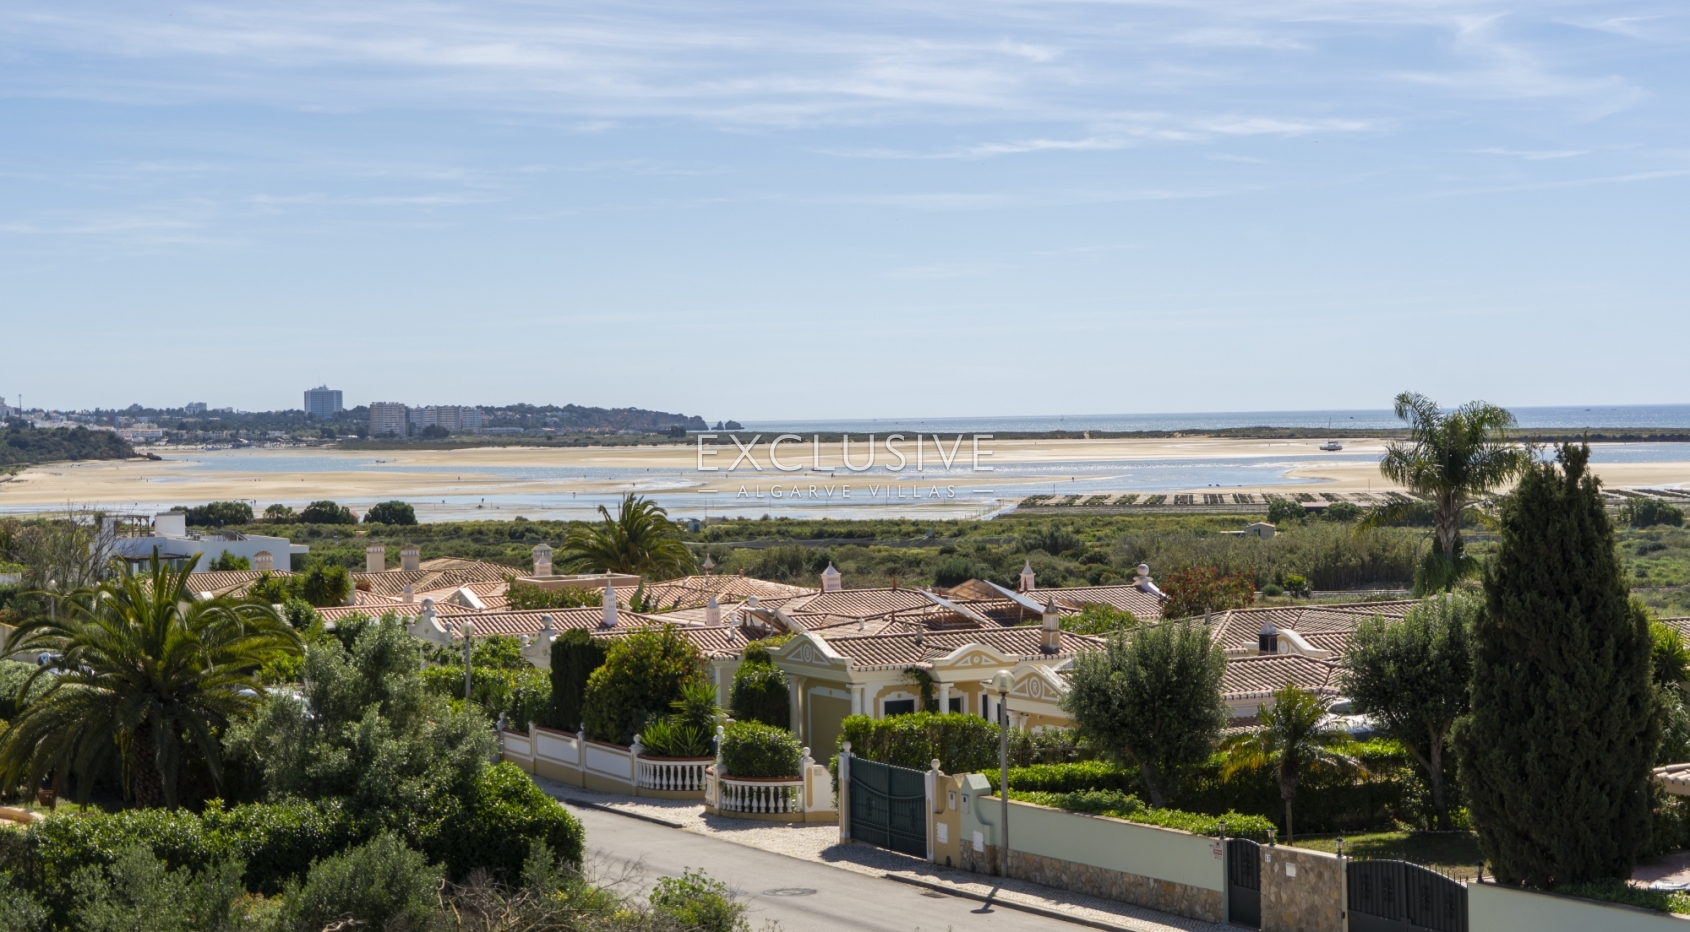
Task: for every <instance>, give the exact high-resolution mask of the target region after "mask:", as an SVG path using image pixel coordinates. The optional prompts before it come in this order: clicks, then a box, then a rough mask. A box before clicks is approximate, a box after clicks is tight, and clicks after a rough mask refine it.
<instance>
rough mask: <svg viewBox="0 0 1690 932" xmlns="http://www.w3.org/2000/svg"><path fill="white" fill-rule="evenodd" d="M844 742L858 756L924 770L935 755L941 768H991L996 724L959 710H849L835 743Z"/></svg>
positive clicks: (994, 761)
mask: <svg viewBox="0 0 1690 932" xmlns="http://www.w3.org/2000/svg"><path fill="white" fill-rule="evenodd" d="M847 741H849V742H851V753H852V754H855V755H856V756H858V757H862V758H867V759H868V760H872V761H879V762H880V763H883V764H892V765H895V766H898V767H909V768H911V769H914V770H927V769H928V768H930V767H932V766H933V761H934V760H935V759H937V760H938V761H939V767H940V769H942V770H944V771H945V772H946V773H968V772H970V771H979V772H982V773H983V772H985V771H987V770H991V771H994V772H995V771H996V770H997V766H998V726H996V725H994V724H992V723H991V722H988V721H986V720H985V719H983V718H981V717H979V716H978V715H968V714H966V713H962V712H945V713H939V712H915V713H913V714H910V715H894V716H892V717H891V718H883V719H878V720H877V719H871V718H869V717H868V716H867V715H852V716H849V717H847V718H846V719H845V721H844V722H843V723H842V726H841V728H840V734H839V747H841V748H842V747H844V745H845V742H847ZM835 750H836V751H837V750H838V748H836V749H835ZM835 760H836V761H837V758H835Z"/></svg>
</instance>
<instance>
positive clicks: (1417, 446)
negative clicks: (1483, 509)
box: [1369, 392, 1531, 591]
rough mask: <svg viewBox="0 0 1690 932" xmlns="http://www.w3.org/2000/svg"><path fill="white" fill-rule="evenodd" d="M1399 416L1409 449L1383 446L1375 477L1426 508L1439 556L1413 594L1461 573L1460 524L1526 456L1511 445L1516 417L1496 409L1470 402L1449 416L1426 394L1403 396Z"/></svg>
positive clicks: (1442, 585) (1376, 518)
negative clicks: (1380, 475)
mask: <svg viewBox="0 0 1690 932" xmlns="http://www.w3.org/2000/svg"><path fill="white" fill-rule="evenodd" d="M1396 414H1397V417H1399V418H1401V419H1402V420H1404V421H1407V422H1408V425H1409V438H1408V442H1407V443H1392V444H1389V445H1388V446H1386V447H1385V455H1384V457H1383V458H1382V459H1381V460H1380V461H1379V471H1380V472H1381V473H1383V474H1384V476H1385V478H1387V479H1390V480H1391V481H1393V482H1398V483H1401V484H1402V485H1404V486H1407V487H1408V489H1409V490H1410V491H1412V492H1414V493H1415V494H1416V495H1420V496H1422V497H1424V498H1426V499H1428V500H1429V501H1430V503H1431V506H1432V529H1433V532H1434V533H1435V534H1436V536H1437V540H1438V549H1439V551H1441V553H1440V554H1437V555H1434V556H1433V558H1432V559H1430V560H1428V562H1427V566H1426V567H1425V571H1424V572H1423V575H1422V577H1421V584H1420V585H1418V586H1417V588H1419V589H1421V590H1422V591H1427V590H1435V589H1446V590H1447V589H1449V588H1450V587H1451V586H1453V585H1454V583H1455V580H1456V579H1457V578H1459V577H1460V576H1461V575H1462V571H1463V563H1464V557H1463V555H1462V548H1461V519H1462V517H1463V516H1464V515H1465V514H1466V513H1467V511H1468V509H1469V508H1472V507H1473V506H1474V504H1475V502H1477V501H1478V500H1480V499H1482V498H1484V497H1485V496H1486V495H1488V494H1489V493H1490V492H1491V491H1493V490H1494V489H1496V488H1497V487H1498V486H1501V485H1503V484H1505V483H1507V482H1508V481H1509V480H1510V479H1512V478H1514V477H1515V476H1516V475H1518V474H1519V472H1520V470H1522V469H1524V468H1525V466H1526V464H1527V463H1529V462H1531V455H1530V453H1528V452H1527V451H1526V450H1525V449H1524V448H1522V447H1521V446H1520V445H1519V444H1517V443H1515V442H1513V441H1511V440H1509V439H1508V431H1509V430H1510V429H1512V428H1513V427H1514V426H1515V421H1514V415H1512V414H1510V413H1508V412H1507V411H1506V410H1504V409H1502V408H1499V407H1497V406H1496V405H1493V404H1488V403H1486V402H1483V401H1470V402H1468V403H1467V404H1464V405H1462V406H1461V407H1459V408H1457V409H1455V410H1454V411H1450V412H1447V413H1446V412H1444V411H1441V410H1439V408H1438V404H1437V402H1435V401H1433V400H1431V399H1430V398H1427V397H1426V396H1424V395H1421V394H1419V393H1417V392H1403V393H1402V394H1400V395H1398V396H1397V399H1396ZM1402 510H1404V509H1403V508H1402V507H1401V506H1399V507H1397V508H1394V509H1390V508H1388V509H1380V510H1378V511H1376V512H1375V514H1374V515H1373V516H1371V517H1372V520H1371V521H1370V522H1369V523H1370V524H1377V523H1379V522H1381V521H1384V520H1389V519H1390V518H1392V517H1394V516H1395V512H1398V511H1402ZM1440 558H1441V561H1440Z"/></svg>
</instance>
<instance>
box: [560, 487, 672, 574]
mask: <svg viewBox="0 0 1690 932" xmlns="http://www.w3.org/2000/svg"><path fill="white" fill-rule="evenodd" d="M599 518H600V520H599V522H598V523H597V524H580V525H576V526H575V527H572V528H570V529H569V533H568V534H567V535H565V536H564V538H563V546H562V547H561V548H560V551H561V561H560V562H561V563H562V565H563V566H564V567H566V568H567V569H569V570H571V571H574V572H594V573H632V574H635V575H638V576H653V577H656V578H658V579H667V578H669V577H673V576H684V575H686V574H688V573H690V572H692V569H693V559H692V551H690V550H688V549H687V545H686V544H685V543H683V542H682V541H681V535H680V531H678V530H677V529H676V528H675V525H674V524H673V523H672V522H671V521H670V520H669V513H668V512H667V511H665V510H663V509H662V508H660V507H658V505H657V503H656V502H653V501H652V500H650V499H647V498H636V497H635V496H634V495H633V494H632V493H629V494H628V495H626V496H623V498H622V504H621V505H620V506H619V507H618V508H617V511H616V517H614V518H613V517H611V516H610V511H609V510H608V509H606V508H605V507H604V506H603V505H600V506H599Z"/></svg>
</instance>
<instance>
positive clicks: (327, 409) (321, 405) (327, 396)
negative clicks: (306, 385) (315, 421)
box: [305, 385, 344, 421]
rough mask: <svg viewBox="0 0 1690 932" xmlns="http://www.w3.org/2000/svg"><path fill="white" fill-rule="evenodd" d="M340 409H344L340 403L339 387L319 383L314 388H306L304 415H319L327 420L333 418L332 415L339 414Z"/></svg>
mask: <svg viewBox="0 0 1690 932" xmlns="http://www.w3.org/2000/svg"><path fill="white" fill-rule="evenodd" d="M342 410H344V407H343V406H342V405H341V403H340V390H339V389H334V388H330V387H328V386H327V385H319V386H317V387H316V388H311V389H306V391H305V416H306V417H320V418H322V419H323V420H325V421H327V420H331V419H333V418H334V416H335V415H336V414H339V413H340V412H341V411H342Z"/></svg>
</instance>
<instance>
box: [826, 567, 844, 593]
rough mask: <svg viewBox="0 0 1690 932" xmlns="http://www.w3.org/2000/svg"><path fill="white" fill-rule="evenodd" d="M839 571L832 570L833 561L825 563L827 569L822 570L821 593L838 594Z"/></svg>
mask: <svg viewBox="0 0 1690 932" xmlns="http://www.w3.org/2000/svg"><path fill="white" fill-rule="evenodd" d="M840 588H841V587H840V584H839V571H838V570H836V569H834V568H833V561H832V560H829V561H827V569H825V570H822V591H823V592H838V591H839V590H840Z"/></svg>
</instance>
